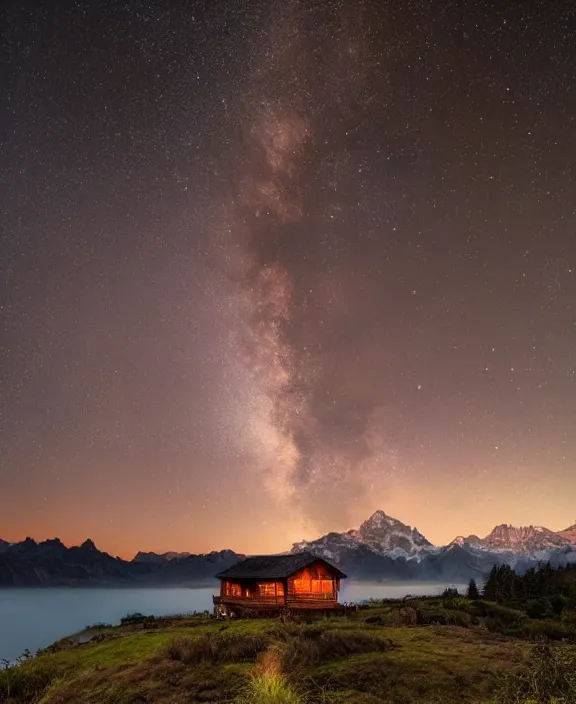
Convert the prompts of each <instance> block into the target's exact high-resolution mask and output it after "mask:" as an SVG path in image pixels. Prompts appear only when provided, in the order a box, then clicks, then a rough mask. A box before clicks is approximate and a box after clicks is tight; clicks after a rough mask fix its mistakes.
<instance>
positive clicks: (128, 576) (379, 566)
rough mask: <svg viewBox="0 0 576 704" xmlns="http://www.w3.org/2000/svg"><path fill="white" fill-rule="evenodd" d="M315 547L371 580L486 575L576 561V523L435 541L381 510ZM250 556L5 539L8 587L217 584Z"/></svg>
mask: <svg viewBox="0 0 576 704" xmlns="http://www.w3.org/2000/svg"><path fill="white" fill-rule="evenodd" d="M302 551H311V552H314V553H315V554H317V555H318V556H320V557H324V558H325V559H327V560H329V561H330V562H334V563H336V564H337V565H338V566H339V567H340V568H341V569H342V570H343V571H344V572H346V573H347V574H348V576H349V577H352V578H355V579H370V580H392V579H397V580H442V581H444V582H446V581H451V582H454V583H460V582H462V583H463V582H466V581H468V579H470V577H472V576H473V577H475V578H480V579H482V578H483V577H484V575H486V574H487V573H488V572H489V571H490V569H491V568H492V567H493V565H495V564H503V563H507V564H510V565H512V566H513V567H515V568H516V569H519V570H523V569H527V568H528V567H531V566H533V565H535V564H537V563H538V562H543V561H550V562H551V563H552V564H553V565H562V564H568V563H575V564H576V524H575V525H573V526H571V527H569V528H567V529H566V530H563V531H558V532H554V531H551V530H549V529H548V528H545V527H543V526H525V527H514V526H511V525H508V524H501V525H499V526H496V527H495V528H494V529H493V530H492V531H491V532H490V533H489V534H488V535H487V536H486V537H485V538H480V537H478V536H477V535H469V536H467V537H464V536H458V537H457V538H455V539H454V540H453V541H452V542H451V543H449V544H448V545H446V546H443V547H438V546H435V545H433V544H432V543H431V542H430V541H429V540H428V539H427V538H426V537H425V536H424V535H423V534H422V533H421V532H420V531H419V530H418V529H417V528H414V527H412V526H409V525H406V524H404V523H402V522H401V521H399V520H397V519H396V518H393V517H391V516H389V515H387V514H386V513H385V512H384V511H376V512H375V513H373V514H372V516H370V517H369V518H368V519H367V520H366V521H364V522H363V523H362V524H361V525H360V527H359V528H358V529H353V530H348V531H345V532H344V533H336V532H332V533H327V534H326V535H323V536H321V537H320V538H317V539H316V540H311V541H301V542H300V543H295V544H294V545H293V546H292V549H291V552H302ZM244 557H245V555H242V554H239V553H236V552H233V551H232V550H220V551H218V552H211V553H207V554H201V555H195V554H191V553H187V552H165V553H161V554H157V553H153V552H138V553H137V554H136V555H135V557H134V558H133V559H132V560H123V559H121V558H119V557H113V556H111V555H109V554H108V553H106V552H102V551H100V550H98V548H97V547H96V546H95V544H94V542H93V541H92V540H86V541H84V542H83V543H82V545H79V546H73V547H66V546H65V545H64V544H63V543H62V541H60V540H59V539H58V538H54V539H51V540H45V541H43V542H40V543H37V542H36V541H34V540H32V538H26V539H25V540H23V541H22V542H19V543H8V542H6V541H5V540H0V587H2V586H84V585H86V586H106V585H131V586H164V585H173V586H186V585H193V584H199V583H205V584H208V583H213V584H214V583H215V578H214V575H215V574H217V573H218V572H220V571H222V570H224V569H227V568H228V567H231V566H232V565H233V564H235V563H236V562H238V561H239V560H241V559H243V558H244Z"/></svg>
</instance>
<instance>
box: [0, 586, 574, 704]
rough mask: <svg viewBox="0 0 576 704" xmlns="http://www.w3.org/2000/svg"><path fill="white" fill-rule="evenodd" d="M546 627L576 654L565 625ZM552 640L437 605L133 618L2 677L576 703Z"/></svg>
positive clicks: (125, 692)
mask: <svg viewBox="0 0 576 704" xmlns="http://www.w3.org/2000/svg"><path fill="white" fill-rule="evenodd" d="M543 623H544V626H543V625H542V624H543ZM566 624H567V625H566ZM548 628H549V629H552V628H556V629H558V628H565V629H566V630H565V631H561V632H559V631H558V630H556V631H553V630H550V632H549V633H548V635H549V636H550V637H558V638H563V639H564V640H571V641H572V643H574V644H576V625H575V626H574V628H573V627H572V625H571V621H570V620H568V621H566V622H565V623H561V622H558V621H555V622H553V623H552V622H550V624H548ZM572 628H573V630H572ZM545 630H546V628H545V622H543V621H542V620H539V621H536V620H534V619H530V618H529V617H528V616H527V615H526V614H525V613H522V612H519V611H514V610H512V609H506V608H505V607H502V606H499V605H496V604H492V603H490V602H482V601H478V602H471V601H468V600H466V599H463V598H449V599H447V598H441V597H436V598H428V599H417V600H411V601H409V602H405V603H400V602H394V601H388V602H380V603H375V604H372V605H371V606H370V607H369V608H366V609H360V610H358V611H357V612H354V613H351V614H350V615H348V616H345V617H337V618H331V619H328V618H322V619H317V620H313V621H311V622H309V623H300V622H294V621H287V622H282V621H281V620H279V619H253V620H252V619H249V620H238V621H227V622H222V621H216V620H214V619H210V618H206V617H195V616H191V617H186V616H183V617H178V618H167V619H151V618H144V617H134V618H132V619H125V621H124V623H123V625H121V626H118V627H115V628H112V627H98V628H95V629H92V630H91V631H90V635H93V636H95V638H93V640H92V641H91V642H89V643H86V644H84V645H76V644H74V641H72V640H70V639H65V640H63V641H61V642H59V643H56V644H54V645H53V646H51V647H50V648H48V649H47V650H46V651H43V652H42V653H41V654H39V655H37V656H36V657H34V658H31V659H28V660H25V661H23V662H22V663H21V664H19V665H17V666H16V667H12V668H10V669H8V670H6V671H3V672H0V702H2V703H3V704H6V703H8V702H10V703H12V704H24V703H30V704H31V703H32V702H34V703H36V704H38V703H40V704H137V703H139V704H147V703H149V702H159V703H162V704H184V703H186V704H192V703H195V702H205V703H207V702H243V703H244V704H248V703H250V702H252V703H253V704H259V703H260V702H261V703H262V704H265V703H267V704H281V703H284V704H302V703H304V702H307V703H308V702H309V703H314V702H333V703H334V704H337V703H338V704H373V703H374V704H375V703H376V702H390V703H392V702H398V703H403V704H404V703H406V704H412V703H414V704H416V702H418V703H419V704H420V703H424V702H430V703H432V702H436V703H452V702H454V703H456V702H458V703H463V702H470V703H480V702H495V701H499V702H524V701H525V702H528V701H542V702H544V701H550V699H547V698H546V697H547V696H548V695H549V694H554V695H557V696H558V697H563V698H558V699H556V700H555V701H556V702H557V704H561V703H562V704H568V702H570V703H572V702H576V674H574V673H576V645H572V644H570V643H569V642H563V641H562V640H559V641H557V642H556V643H555V644H554V645H553V647H547V646H542V645H540V646H536V647H535V646H534V643H533V642H530V641H531V640H532V641H534V639H539V638H540V637H541V635H542V633H543V632H544V631H545ZM571 673H572V674H571ZM535 688H536V690H537V691H535Z"/></svg>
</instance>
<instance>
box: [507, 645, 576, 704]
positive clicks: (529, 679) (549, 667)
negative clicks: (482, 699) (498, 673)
mask: <svg viewBox="0 0 576 704" xmlns="http://www.w3.org/2000/svg"><path fill="white" fill-rule="evenodd" d="M497 701H498V702H499V704H500V703H502V704H508V703H510V704H516V703H517V702H529V701H530V702H531V701H533V702H535V703H537V704H548V703H550V704H552V703H553V702H554V703H556V704H573V703H574V702H576V653H574V651H573V650H569V649H568V648H566V647H563V646H550V645H548V644H543V645H537V646H535V647H534V648H533V649H532V653H531V655H530V660H529V661H528V663H527V665H526V666H525V667H524V668H523V669H522V670H521V671H520V672H518V673H516V674H514V675H511V676H510V677H508V678H507V680H506V681H505V683H504V686H503V688H502V691H501V692H500V693H499V696H498V697H497Z"/></svg>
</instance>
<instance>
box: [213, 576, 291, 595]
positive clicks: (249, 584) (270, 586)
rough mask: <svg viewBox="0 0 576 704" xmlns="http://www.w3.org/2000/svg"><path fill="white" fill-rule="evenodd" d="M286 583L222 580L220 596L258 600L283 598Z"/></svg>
mask: <svg viewBox="0 0 576 704" xmlns="http://www.w3.org/2000/svg"><path fill="white" fill-rule="evenodd" d="M285 592H286V590H285V587H284V582H282V581H280V580H277V581H270V580H266V579H259V580H250V581H247V580H242V581H241V582H240V581H236V582H234V581H229V580H222V582H221V584H220V596H228V597H236V598H240V597H241V598H244V599H258V598H260V597H271V598H277V597H283V596H284V595H285Z"/></svg>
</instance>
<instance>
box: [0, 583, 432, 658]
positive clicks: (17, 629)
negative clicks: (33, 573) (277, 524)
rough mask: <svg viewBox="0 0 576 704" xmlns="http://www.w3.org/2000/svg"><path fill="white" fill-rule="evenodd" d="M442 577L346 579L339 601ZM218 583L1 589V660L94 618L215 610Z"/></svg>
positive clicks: (398, 593)
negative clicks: (376, 581) (374, 580)
mask: <svg viewBox="0 0 576 704" xmlns="http://www.w3.org/2000/svg"><path fill="white" fill-rule="evenodd" d="M445 586H446V585H444V584H439V583H438V582H432V583H430V582H428V583H423V582H386V583H379V584H370V583H367V582H357V583H354V582H349V583H344V584H343V588H342V592H341V595H340V601H341V602H357V601H363V600H365V599H371V598H373V599H383V598H401V597H403V596H405V595H406V594H412V595H420V594H438V593H440V592H441V591H442V590H443V589H444V587H445ZM217 590H218V587H217V586H215V587H213V588H211V587H201V588H197V589H185V588H174V589H167V588H166V589H88V588H78V589H72V588H65V587H61V588H54V589H50V588H47V589H0V660H1V659H3V658H6V659H7V660H13V659H14V658H17V657H18V656H19V655H21V654H22V653H23V652H24V650H25V649H28V650H30V651H32V652H33V653H34V652H36V650H38V648H45V647H46V646H48V645H50V644H51V643H53V642H54V641H56V640H59V639H60V638H64V637H65V636H68V635H72V634H74V633H78V631H81V630H83V629H84V628H85V627H86V626H89V625H92V624H94V623H112V624H117V623H119V622H120V619H121V618H122V617H123V616H126V614H128V613H133V612H136V611H138V612H140V613H143V614H146V615H154V616H168V615H171V614H183V613H190V612H192V611H204V610H205V609H208V610H210V611H211V610H212V608H213V605H212V595H213V594H216V593H217Z"/></svg>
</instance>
